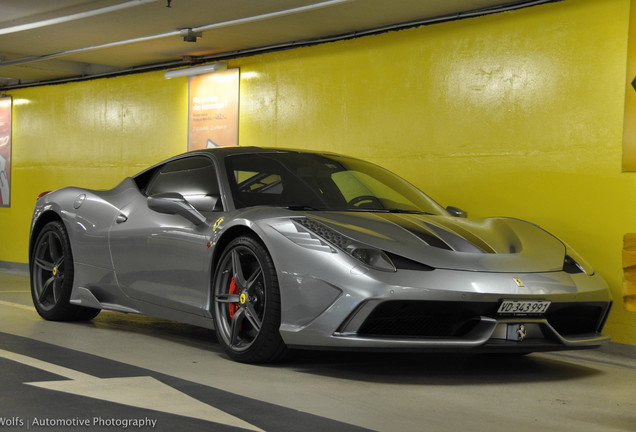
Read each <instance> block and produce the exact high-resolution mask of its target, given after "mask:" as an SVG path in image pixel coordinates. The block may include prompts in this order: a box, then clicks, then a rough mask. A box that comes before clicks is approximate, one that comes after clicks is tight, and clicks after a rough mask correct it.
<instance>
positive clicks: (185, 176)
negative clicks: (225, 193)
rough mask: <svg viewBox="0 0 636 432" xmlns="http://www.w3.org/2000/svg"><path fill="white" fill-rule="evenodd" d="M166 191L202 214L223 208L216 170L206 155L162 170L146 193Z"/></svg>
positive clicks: (188, 158) (185, 160)
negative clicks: (182, 198)
mask: <svg viewBox="0 0 636 432" xmlns="http://www.w3.org/2000/svg"><path fill="white" fill-rule="evenodd" d="M165 192H177V193H180V194H181V195H183V197H184V198H185V199H186V200H188V201H189V202H190V203H191V204H192V205H193V206H194V207H195V208H197V209H198V210H200V211H216V210H221V209H222V207H221V205H220V204H221V200H220V194H219V185H218V181H217V178H216V170H215V168H214V164H213V163H212V161H211V160H210V159H209V158H207V157H205V156H192V157H186V158H183V159H178V160H176V161H172V162H168V163H166V164H165V165H164V166H163V167H160V168H159V169H158V170H157V171H156V172H155V174H154V177H153V178H152V180H150V183H149V184H148V188H147V189H146V194H147V195H148V196H151V195H156V194H159V193H165Z"/></svg>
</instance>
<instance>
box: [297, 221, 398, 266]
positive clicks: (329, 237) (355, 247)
mask: <svg viewBox="0 0 636 432" xmlns="http://www.w3.org/2000/svg"><path fill="white" fill-rule="evenodd" d="M294 222H296V223H298V224H300V225H301V226H302V227H303V228H305V229H307V230H309V231H311V232H312V233H313V234H315V235H317V236H319V237H320V238H322V239H323V240H325V241H326V242H328V243H330V244H332V245H333V246H335V247H336V248H338V249H340V250H341V251H343V252H346V253H347V254H349V255H351V256H352V257H353V258H355V259H357V260H358V261H360V262H362V263H363V264H366V265H368V266H369V267H372V268H374V269H376V270H382V271H392V272H394V271H397V269H396V268H395V265H393V262H391V259H390V258H389V257H388V256H387V254H386V253H385V252H384V251H382V250H380V249H378V248H374V247H373V246H369V245H366V244H363V243H360V242H357V241H355V240H353V239H352V238H349V237H347V236H345V235H342V234H340V233H339V232H336V231H334V230H333V229H331V228H329V227H328V226H326V225H324V224H322V223H320V222H318V221H315V220H313V219H308V218H297V219H294Z"/></svg>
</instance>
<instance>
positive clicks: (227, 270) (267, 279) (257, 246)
mask: <svg viewBox="0 0 636 432" xmlns="http://www.w3.org/2000/svg"><path fill="white" fill-rule="evenodd" d="M213 288H214V327H215V331H216V334H217V338H218V340H219V342H220V343H221V345H222V347H223V349H224V350H225V352H226V353H227V354H228V355H229V356H230V357H231V358H232V359H233V360H236V361H239V362H244V363H264V362H273V361H277V360H279V359H281V358H282V357H283V356H284V354H285V353H286V351H287V348H286V346H285V344H284V342H283V340H282V338H281V336H280V332H279V327H280V310H281V308H280V292H279V289H278V279H277V277H276V270H275V268H274V264H273V262H272V258H271V256H270V255H269V253H268V252H267V249H266V248H265V246H264V245H263V244H262V243H260V242H259V241H258V240H256V239H255V238H253V237H250V236H241V237H237V238H236V239H234V240H232V241H231V242H230V243H229V244H228V246H227V247H226V248H225V250H224V251H223V254H222V255H221V258H220V260H219V264H218V266H217V269H216V272H215V276H214V283H213Z"/></svg>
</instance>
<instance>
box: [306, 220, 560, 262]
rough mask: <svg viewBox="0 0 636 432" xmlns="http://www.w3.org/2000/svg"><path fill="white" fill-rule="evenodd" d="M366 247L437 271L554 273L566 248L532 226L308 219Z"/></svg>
mask: <svg viewBox="0 0 636 432" xmlns="http://www.w3.org/2000/svg"><path fill="white" fill-rule="evenodd" d="M307 216H308V217H310V218H312V219H314V220H317V221H319V222H321V223H323V224H325V225H327V226H329V227H330V228H331V229H333V230H335V231H337V232H339V233H341V234H343V235H345V236H347V237H350V238H352V239H355V240H357V241H360V242H363V243H366V244H367V245H370V246H374V247H376V248H379V249H382V250H385V251H387V252H390V253H393V254H396V255H400V256H402V257H405V258H409V259H411V260H414V261H417V262H420V263H423V264H426V265H429V266H431V267H434V268H443V269H454V270H466V271H489V272H511V273H514V272H517V273H532V272H550V271H559V270H561V269H562V268H563V260H564V258H565V254H566V247H565V245H564V244H563V243H562V242H561V241H560V240H558V239H557V238H556V237H554V236H553V235H551V234H550V233H548V232H546V231H544V230H543V229H541V228H539V227H538V226H536V225H533V224H531V223H529V222H526V221H523V220H519V219H512V218H502V217H497V218H485V219H463V218H455V217H450V216H440V215H420V214H396V213H379V212H320V213H313V214H308V215H307Z"/></svg>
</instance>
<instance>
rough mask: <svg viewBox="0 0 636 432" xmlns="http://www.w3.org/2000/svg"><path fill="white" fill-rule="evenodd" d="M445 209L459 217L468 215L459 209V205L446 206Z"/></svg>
mask: <svg viewBox="0 0 636 432" xmlns="http://www.w3.org/2000/svg"><path fill="white" fill-rule="evenodd" d="M446 211H447V212H448V213H449V214H450V215H451V216H453V217H459V218H467V217H468V212H466V211H465V210H462V209H460V208H459V207H453V206H448V207H446Z"/></svg>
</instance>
